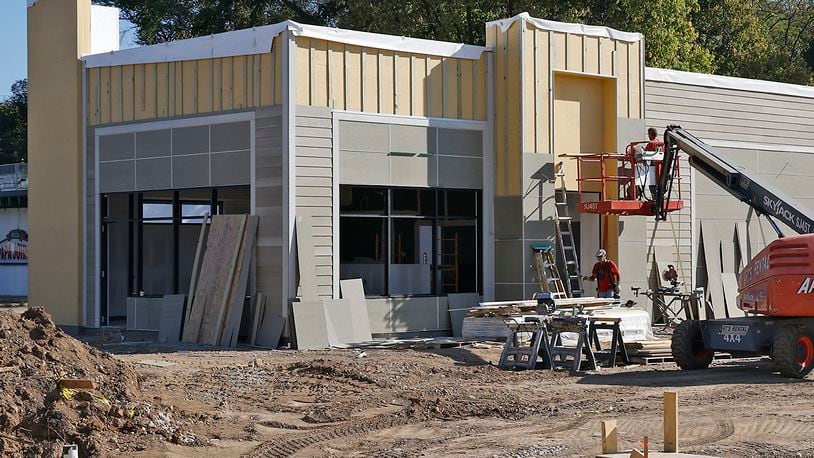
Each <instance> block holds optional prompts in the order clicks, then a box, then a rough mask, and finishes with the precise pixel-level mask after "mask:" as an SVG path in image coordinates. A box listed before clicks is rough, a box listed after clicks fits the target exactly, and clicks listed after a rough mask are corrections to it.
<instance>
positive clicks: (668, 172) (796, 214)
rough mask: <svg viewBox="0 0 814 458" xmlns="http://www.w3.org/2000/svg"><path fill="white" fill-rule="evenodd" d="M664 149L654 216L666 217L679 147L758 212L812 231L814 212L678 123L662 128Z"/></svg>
mask: <svg viewBox="0 0 814 458" xmlns="http://www.w3.org/2000/svg"><path fill="white" fill-rule="evenodd" d="M664 150H665V151H664V162H663V165H662V168H661V174H660V175H659V177H658V180H659V181H658V189H657V191H656V195H655V199H654V209H655V212H656V219H657V220H662V221H663V220H664V219H666V217H667V211H666V210H665V209H666V208H667V206H666V203H667V202H669V200H670V194H671V191H672V180H673V176H672V171H673V167H674V164H675V160H676V157H677V155H678V151H679V150H681V151H684V152H685V153H687V156H689V162H690V165H692V166H693V167H695V168H696V169H698V170H700V171H701V173H703V174H704V175H706V176H707V178H709V179H710V180H712V181H713V182H715V184H717V185H718V186H720V187H722V188H723V189H726V190H727V191H728V192H729V193H730V194H732V195H733V196H734V197H735V198H737V199H738V200H740V201H741V202H744V203H746V204H747V205H749V206H750V207H752V208H753V209H754V210H755V211H756V212H757V213H758V214H763V215H766V216H770V217H774V218H777V219H778V220H780V221H782V222H784V223H785V224H786V225H787V226H789V227H790V228H792V229H793V230H795V231H796V232H797V233H798V234H808V233H812V232H814V212H812V211H811V210H809V209H808V208H806V207H804V206H803V205H801V204H800V203H798V202H797V201H796V200H794V199H792V198H790V197H788V196H786V195H785V194H784V193H783V192H781V191H779V190H778V189H776V188H775V187H774V186H771V185H769V184H767V183H765V182H764V181H763V180H762V179H761V178H759V177H757V176H756V174H753V173H751V172H750V171H748V170H745V169H743V168H741V167H738V166H735V165H733V164H731V163H729V162H728V161H726V160H725V159H723V158H722V157H721V156H719V155H718V154H716V153H714V152H713V151H712V149H711V148H710V146H709V145H707V144H706V143H704V142H703V141H701V140H699V139H698V138H697V137H695V136H694V135H692V134H691V133H689V132H687V131H686V130H684V129H682V128H681V126H675V125H672V126H668V127H667V129H666V130H665V131H664ZM770 221H771V219H770ZM775 229H776V230H777V229H778V228H777V227H775ZM778 232H779V230H778ZM781 235H782V234H781Z"/></svg>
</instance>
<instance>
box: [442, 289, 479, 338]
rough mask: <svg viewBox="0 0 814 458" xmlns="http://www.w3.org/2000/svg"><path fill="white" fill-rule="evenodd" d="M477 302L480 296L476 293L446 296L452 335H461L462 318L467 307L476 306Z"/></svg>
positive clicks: (467, 309) (465, 313)
mask: <svg viewBox="0 0 814 458" xmlns="http://www.w3.org/2000/svg"><path fill="white" fill-rule="evenodd" d="M479 302H480V296H479V295H478V294H477V293H457V294H450V295H448V296H447V309H448V310H449V321H450V326H451V327H452V335H453V337H461V328H462V327H463V324H464V318H466V315H467V314H468V313H469V309H472V308H475V307H477V306H478V303H479Z"/></svg>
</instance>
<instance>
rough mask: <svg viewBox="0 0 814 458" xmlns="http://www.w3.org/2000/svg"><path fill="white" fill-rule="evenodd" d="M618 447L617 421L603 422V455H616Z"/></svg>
mask: <svg viewBox="0 0 814 458" xmlns="http://www.w3.org/2000/svg"><path fill="white" fill-rule="evenodd" d="M616 452H618V446H617V442H616V420H607V421H603V422H602V453H603V454H604V453H616Z"/></svg>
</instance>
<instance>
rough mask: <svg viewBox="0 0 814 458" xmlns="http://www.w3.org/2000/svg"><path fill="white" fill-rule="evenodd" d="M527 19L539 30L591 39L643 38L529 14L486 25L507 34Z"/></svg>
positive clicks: (631, 33) (594, 26)
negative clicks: (493, 26)
mask: <svg viewBox="0 0 814 458" xmlns="http://www.w3.org/2000/svg"><path fill="white" fill-rule="evenodd" d="M521 19H525V20H526V21H528V22H531V23H532V24H533V25H534V26H535V27H537V28H538V29H543V30H552V31H554V32H563V33H573V34H577V35H587V36H591V37H604V38H610V39H613V40H619V41H629V42H634V41H641V40H642V38H643V36H642V34H640V33H635V32H622V31H620V30H616V29H612V28H610V27H602V26H597V25H585V24H572V23H569V22H557V21H547V20H545V19H538V18H534V17H531V16H530V15H529V13H520V14H518V15H516V16H514V17H510V18H508V19H500V20H497V21H491V22H487V23H486V25H487V26H490V25H496V26H498V27H500V30H501V31H502V32H505V31H506V30H508V29H509V27H511V26H512V24H514V23H515V22H517V21H519V20H521Z"/></svg>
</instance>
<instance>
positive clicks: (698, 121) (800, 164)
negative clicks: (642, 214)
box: [645, 80, 814, 279]
mask: <svg viewBox="0 0 814 458" xmlns="http://www.w3.org/2000/svg"><path fill="white" fill-rule="evenodd" d="M645 89H646V94H647V99H646V100H647V104H646V111H645V113H646V116H647V123H648V125H649V126H654V127H657V128H659V129H660V131H661V130H662V129H663V128H664V126H666V125H668V124H679V125H681V126H682V127H684V128H685V129H687V130H688V131H689V132H690V133H692V134H693V135H695V136H697V137H699V138H700V139H702V140H704V141H705V142H707V143H708V144H710V145H711V146H712V147H713V149H714V150H715V151H717V152H719V153H720V154H721V155H722V156H724V157H726V158H727V159H728V160H729V161H731V162H732V163H734V164H736V165H739V166H742V167H745V168H747V169H748V170H750V171H751V172H752V173H755V174H756V175H757V176H758V177H760V178H761V179H763V180H766V182H767V183H768V184H771V185H773V186H776V187H777V188H779V189H780V190H782V191H784V192H785V193H787V194H789V195H790V196H791V197H793V198H795V199H797V200H798V201H799V202H801V203H802V204H803V205H806V206H808V207H810V208H811V207H814V194H812V193H811V182H812V181H811V180H812V178H814V148H812V147H811V144H812V140H814V132H812V130H811V129H810V126H811V124H812V122H814V98H807V97H800V96H791V95H783V94H778V93H764V92H753V91H747V90H743V89H738V88H737V85H735V84H733V86H732V87H731V88H719V87H703V86H698V85H690V84H681V83H667V82H657V81H649V80H648V81H646V85H645ZM685 163H686V162H685ZM685 168H686V167H685ZM682 175H685V176H687V175H688V174H685V173H684V170H682ZM692 186H693V187H694V188H695V189H694V192H695V205H696V207H695V221H694V222H691V221H689V220H688V217H687V216H686V213H687V212H686V211H685V212H683V213H682V214H680V215H679V218H680V221H679V223H678V230H679V234H680V238H681V253H682V255H683V256H685V257H689V252H690V249H691V248H693V241H692V239H691V232H692V229H693V227H692V224H694V229H695V234H696V240H695V241H694V243H695V246H694V250H693V251H694V253H695V256H698V243H699V241H698V240H697V238H698V233H699V232H698V231H699V230H700V224H701V221H708V222H711V223H712V224H713V225H714V226H715V228H716V229H717V233H718V234H717V240H721V241H723V244H722V247H723V250H724V253H723V258H724V271H725V272H736V271H737V270H738V268H737V266H735V265H734V263H732V262H729V261H728V259H730V258H731V252H732V251H733V250H736V248H734V242H733V238H734V232H735V223H736V222H741V223H742V222H744V221H746V220H747V217H748V215H749V207H748V206H747V205H745V204H743V203H740V202H738V201H737V200H736V199H735V198H733V197H732V196H730V195H729V194H728V193H727V192H726V191H724V190H723V189H721V188H720V187H718V186H717V185H716V184H714V183H713V182H711V181H710V180H709V179H707V178H706V177H705V176H703V175H702V174H701V173H700V172H697V173H695V174H694V182H693V183H692ZM688 188H689V187H688ZM686 203H689V202H686ZM662 224H664V223H662ZM707 224H709V223H707ZM648 226H649V228H652V227H653V226H652V223H648ZM786 233H787V234H793V233H794V232H793V231H791V230H790V229H788V230H786ZM666 234H667V231H665V230H662V229H660V230H659V237H658V238H657V241H661V242H662V243H664V242H665V241H666V240H667V236H666ZM748 237H749V243H748V248H747V251H749V252H748V253H747V254H746V258H751V257H752V256H754V254H756V253H757V252H758V251H759V250H760V249H762V248H763V247H765V246H766V244H768V243H769V242H771V241H772V240H774V239H775V234H774V231H773V230H772V229H771V228H770V227H769V226H768V224H766V223H765V220H763V219H762V218H760V220H758V218H756V217H755V216H754V215H752V217H751V220H750V223H749V224H748ZM704 238H705V239H709V237H706V236H704ZM717 240H716V241H717ZM700 264H703V263H700ZM694 274H696V275H698V276H699V278H701V279H703V278H704V277H705V272H704V271H703V269H702V268H699V269H698V270H697V271H696V272H694Z"/></svg>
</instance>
